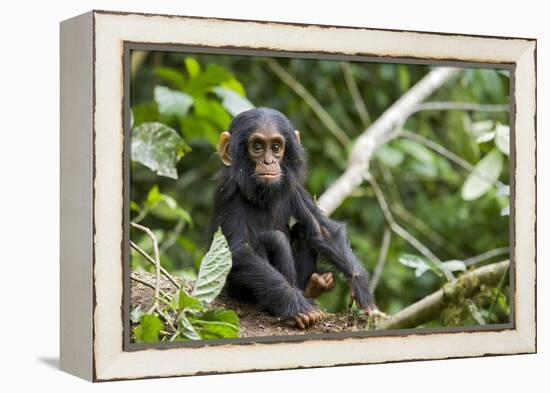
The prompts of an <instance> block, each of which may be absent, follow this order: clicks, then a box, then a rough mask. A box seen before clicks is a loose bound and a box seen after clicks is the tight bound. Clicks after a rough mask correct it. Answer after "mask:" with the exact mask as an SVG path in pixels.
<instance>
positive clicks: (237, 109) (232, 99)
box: [212, 86, 254, 116]
mask: <svg viewBox="0 0 550 393" xmlns="http://www.w3.org/2000/svg"><path fill="white" fill-rule="evenodd" d="M212 91H213V92H214V93H215V94H216V95H217V96H218V97H219V98H220V99H221V100H222V105H223V107H224V108H225V109H226V110H227V111H228V112H229V113H231V115H233V116H237V115H238V114H239V113H241V112H244V111H247V110H249V109H252V108H254V105H252V103H251V102H250V101H249V100H248V99H247V98H246V97H243V96H241V95H239V94H238V93H236V92H235V91H234V90H231V89H229V88H227V87H223V86H217V87H214V88H213V89H212Z"/></svg>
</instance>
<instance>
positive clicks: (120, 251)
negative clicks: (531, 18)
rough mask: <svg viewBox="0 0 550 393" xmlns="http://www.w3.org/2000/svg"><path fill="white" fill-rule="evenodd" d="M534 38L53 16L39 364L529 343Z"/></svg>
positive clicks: (210, 364) (316, 361)
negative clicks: (54, 281) (53, 166)
mask: <svg viewBox="0 0 550 393" xmlns="http://www.w3.org/2000/svg"><path fill="white" fill-rule="evenodd" d="M535 92H536V40H534V39H527V38H510V37H486V36H471V35H458V34H441V33H428V32H413V31H393V30H392V31H390V30H380V29H369V28H357V27H342V26H323V25H301V24H286V23H273V22H260V21H241V20H224V19H214V18H198V17H184V16H171V15H149V14H135V13H118V12H106V11H92V12H89V13H87V14H84V15H81V16H77V17H75V18H72V19H69V20H67V21H64V22H62V23H61V332H60V334H61V348H60V351H61V368H62V369H63V370H65V371H67V372H70V373H72V374H75V375H78V376H80V377H82V378H85V379H88V380H92V381H109V380H120V379H136V378H149V377H165V376H183V375H199V374H210V373H230V372H243V371H251V370H278V369H288V368H303V367H326V366H335V365H347V364H368V363H381V362H394V361H407V360H419V359H443V358H459V357H472V356H487V355H504V354H525V353H533V352H535V351H536V308H535V304H536V252H535V234H536V129H535V125H536V101H535V97H536V94H535Z"/></svg>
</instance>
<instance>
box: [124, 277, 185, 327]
mask: <svg viewBox="0 0 550 393" xmlns="http://www.w3.org/2000/svg"><path fill="white" fill-rule="evenodd" d="M130 279H131V280H134V281H135V282H138V283H140V284H142V285H145V286H146V287H149V288H151V289H153V290H154V289H155V286H154V285H153V284H149V283H148V282H147V281H144V280H142V279H140V278H137V277H134V276H130ZM160 294H161V296H164V298H163V297H160V300H161V301H162V302H164V304H166V305H167V306H170V307H172V303H170V301H169V300H167V299H170V295H168V294H167V293H166V292H164V291H162V290H161V291H160ZM165 298H166V299H165ZM156 312H157V313H158V314H159V315H160V316H161V317H162V318H163V319H164V320H165V321H166V323H168V326H170V328H171V329H172V330H176V328H175V326H174V320H173V319H172V318H171V317H170V316H169V315H168V314H166V313H164V312H163V311H162V309H161V308H160V307H159V308H158V309H157V310H156Z"/></svg>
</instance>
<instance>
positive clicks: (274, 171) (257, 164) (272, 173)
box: [247, 129, 285, 183]
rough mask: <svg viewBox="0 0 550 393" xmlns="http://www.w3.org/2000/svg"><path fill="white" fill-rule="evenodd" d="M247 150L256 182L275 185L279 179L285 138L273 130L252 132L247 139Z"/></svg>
mask: <svg viewBox="0 0 550 393" xmlns="http://www.w3.org/2000/svg"><path fill="white" fill-rule="evenodd" d="M247 149H248V158H249V159H250V161H251V163H252V165H253V167H254V172H253V177H254V179H255V180H256V181H259V182H261V183H276V182H278V181H279V180H280V179H281V176H282V172H281V161H282V159H283V157H284V153H285V138H284V137H283V136H282V135H281V134H280V133H279V132H278V131H276V130H273V129H265V130H256V131H254V132H253V133H252V134H251V135H250V137H249V138H248V142H247Z"/></svg>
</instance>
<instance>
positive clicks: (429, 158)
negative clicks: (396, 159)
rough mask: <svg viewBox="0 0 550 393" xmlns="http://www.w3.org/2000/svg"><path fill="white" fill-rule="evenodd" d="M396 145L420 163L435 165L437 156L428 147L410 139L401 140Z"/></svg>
mask: <svg viewBox="0 0 550 393" xmlns="http://www.w3.org/2000/svg"><path fill="white" fill-rule="evenodd" d="M396 145H397V146H398V147H399V148H400V149H401V150H403V151H404V152H405V153H407V154H409V155H410V156H412V157H414V158H416V159H417V160H418V161H420V162H422V163H424V164H428V165H433V164H434V157H435V156H434V154H433V153H432V151H431V150H430V149H428V148H427V147H426V146H424V145H422V144H420V143H418V142H415V141H411V140H408V139H401V140H399V141H397V142H396Z"/></svg>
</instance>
